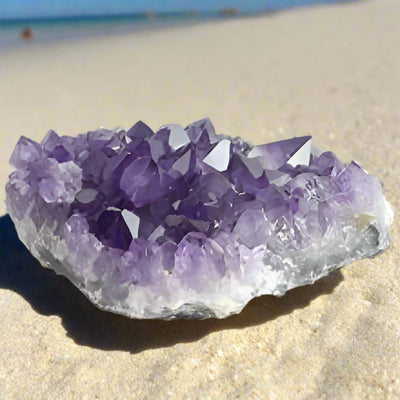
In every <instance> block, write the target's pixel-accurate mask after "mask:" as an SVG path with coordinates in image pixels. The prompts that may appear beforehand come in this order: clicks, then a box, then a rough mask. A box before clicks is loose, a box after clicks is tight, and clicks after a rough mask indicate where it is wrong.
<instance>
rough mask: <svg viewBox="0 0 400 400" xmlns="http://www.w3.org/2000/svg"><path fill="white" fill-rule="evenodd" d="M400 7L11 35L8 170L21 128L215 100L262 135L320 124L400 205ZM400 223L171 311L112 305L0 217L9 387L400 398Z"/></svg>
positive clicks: (209, 106) (316, 131)
mask: <svg viewBox="0 0 400 400" xmlns="http://www.w3.org/2000/svg"><path fill="white" fill-rule="evenodd" d="M399 15H400V1H399V0H372V1H362V2H355V3H348V4H338V5H329V6H319V7H318V6H317V7H313V8H301V9H295V10H288V11H285V12H279V13H276V14H273V15H270V16H260V17H257V18H248V19H232V20H226V21H218V22H215V23H207V24H200V25H193V26H190V27H187V26H185V27H183V28H179V27H173V28H170V29H163V30H157V31H153V32H142V33H141V32H135V33H124V34H120V35H112V36H110V37H93V38H85V39H84V40H82V41H79V42H77V41H71V40H69V41H68V40H66V41H58V42H52V43H47V44H46V43H40V42H37V43H35V41H33V42H30V43H26V45H23V46H18V47H17V48H10V49H7V50H4V51H2V53H1V55H0V127H1V128H0V138H1V139H0V140H1V141H0V171H1V172H0V187H1V188H3V187H4V186H5V184H6V182H7V176H8V174H9V172H10V171H11V170H10V167H9V166H8V159H9V156H10V154H11V152H12V149H13V148H14V146H15V144H16V142H17V140H18V138H19V136H20V135H25V136H28V137H31V138H33V139H36V140H40V139H41V138H42V137H43V136H44V135H45V133H46V132H47V131H48V130H49V129H54V130H55V131H57V132H58V133H59V134H70V135H72V134H73V135H75V134H77V133H80V132H84V131H87V130H90V129H92V128H96V127H98V126H104V127H107V128H113V127H116V126H121V127H123V128H129V127H130V126H131V125H133V124H134V123H135V122H136V121H138V120H143V121H144V122H146V123H147V124H148V125H150V126H151V127H152V128H157V127H159V126H161V125H163V124H165V123H171V122H176V123H180V124H182V125H187V124H188V123H190V122H192V121H195V120H198V119H201V118H202V117H205V116H208V117H210V118H211V120H212V121H213V123H214V126H215V128H216V130H217V131H218V133H226V134H230V135H232V136H236V135H240V136H242V137H243V138H244V139H246V140H250V141H252V142H254V143H256V144H259V143H263V142H271V141H274V140H279V139H285V138H290V137H293V136H300V135H303V134H305V133H309V134H312V135H313V138H314V143H315V144H316V145H317V146H318V147H320V148H321V149H324V150H328V149H329V150H332V151H333V152H335V153H336V154H337V155H338V157H339V158H340V159H341V160H343V161H346V162H349V161H351V160H352V159H354V160H356V161H357V162H359V163H360V165H361V166H363V167H364V168H365V169H366V170H367V171H368V172H369V173H371V174H373V175H375V176H377V177H378V178H379V179H380V180H381V181H382V182H383V184H384V193H385V195H386V197H387V199H388V201H389V202H390V203H391V204H392V207H393V209H394V211H395V214H398V212H399V211H400V201H399V198H400V189H399V181H400V161H399V160H400V52H399V51H398V49H399V48H400V24H399V23H398V21H399ZM4 197H5V194H4V190H3V189H1V192H0V216H1V215H5V214H6V209H5V205H4ZM399 228H400V226H399V221H398V218H397V217H395V221H394V223H393V225H392V235H393V243H392V246H391V247H390V248H389V249H388V250H387V251H386V252H385V253H383V254H381V255H379V256H377V257H376V258H374V259H367V260H362V261H358V262H355V263H352V264H351V265H348V266H346V267H344V268H343V269H341V270H340V271H337V272H334V273H332V274H331V275H329V276H328V277H326V278H324V279H322V280H320V281H319V282H317V283H316V284H314V285H313V286H307V287H303V288H299V289H295V290H292V291H291V292H289V293H288V294H287V295H285V296H284V297H282V298H273V297H271V296H263V297H261V298H258V299H256V300H254V301H252V302H251V303H250V304H249V305H248V306H247V307H246V308H245V310H244V311H243V312H242V313H241V314H240V315H238V316H234V317H230V318H228V319H226V320H221V321H218V320H205V321H173V322H165V321H135V320H129V319H127V318H124V317H121V316H116V315H111V314H108V313H105V312H102V311H99V310H97V309H96V308H95V307H93V306H92V305H91V304H90V303H89V302H88V301H87V300H86V299H85V298H84V296H83V295H81V294H80V292H79V291H78V290H77V289H75V288H74V287H73V286H72V284H70V283H69V282H68V281H67V280H66V279H64V278H62V277H59V276H55V275H54V274H53V273H52V272H51V271H47V270H44V269H42V268H41V267H40V266H39V264H38V263H37V262H36V261H35V260H34V259H33V258H32V257H31V256H30V255H29V253H28V252H27V251H26V250H25V249H24V247H23V246H22V245H21V244H20V243H19V242H18V240H17V238H16V233H15V230H14V228H13V226H12V223H11V222H10V220H9V218H8V217H7V216H2V217H1V218H0V321H1V324H0V348H1V351H0V388H1V389H0V399H2V400H3V399H4V400H11V399H12V400H19V399H21V400H25V399H27V398H32V399H82V400H83V399H107V400H111V399H170V398H171V399H296V400H297V399H346V400H347V399H374V400H376V399H399V398H400V269H399V262H400V252H399V247H398V240H399V234H400V233H399Z"/></svg>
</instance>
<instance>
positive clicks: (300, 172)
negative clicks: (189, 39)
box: [7, 119, 392, 319]
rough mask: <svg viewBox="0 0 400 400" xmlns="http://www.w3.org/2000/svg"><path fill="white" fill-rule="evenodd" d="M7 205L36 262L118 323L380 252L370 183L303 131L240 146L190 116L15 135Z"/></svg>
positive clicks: (204, 311) (287, 283)
mask: <svg viewBox="0 0 400 400" xmlns="http://www.w3.org/2000/svg"><path fill="white" fill-rule="evenodd" d="M11 164H12V165H13V166H14V167H15V168H16V170H15V171H14V172H13V173H12V174H11V175H10V180H9V183H8V184H7V208H8V211H9V213H10V215H11V218H12V219H13V221H14V223H15V226H16V229H17V232H18V235H19V237H20V239H21V240H22V242H23V243H24V244H25V245H26V246H27V247H28V249H29V250H30V251H31V252H32V254H33V255H34V256H35V257H36V258H37V259H38V260H39V261H40V262H41V264H42V265H43V266H45V267H49V268H52V269H54V270H55V271H56V272H57V273H59V274H62V275H65V276H66V277H68V278H69V279H70V280H71V281H72V282H73V283H74V284H75V285H76V286H77V287H78V288H79V289H80V290H81V291H82V292H83V293H84V294H85V295H86V296H87V297H88V298H89V299H90V300H91V301H92V302H93V303H94V304H95V305H97V306H98V307H100V308H103V309H105V310H108V311H112V312H115V313H120V314H124V315H127V316H129V317H132V318H164V319H172V318H207V317H217V318H223V317H226V316H228V315H230V314H233V313H237V312H239V311H240V310H241V309H242V308H243V307H244V306H245V305H246V303H247V302H248V301H249V300H250V299H251V298H253V297H255V296H260V295H263V294H272V295H276V296H281V295H283V294H284V293H285V292H286V291H287V290H289V289H291V288H294V287H296V286H301V285H306V284H309V283H312V282H314V281H315V280H317V279H319V278H320V277H322V276H324V275H326V274H328V273H329V272H330V271H331V270H333V269H335V268H338V267H341V266H343V265H345V264H347V263H349V262H351V261H353V260H357V259H360V258H363V257H371V256H373V255H375V254H377V253H378V252H380V251H382V250H384V249H385V248H386V247H388V245H389V243H390V233H389V225H390V223H391V220H392V211H391V208H390V206H389V204H388V203H387V202H386V200H385V198H384V196H383V194H382V189H381V186H380V184H379V182H378V180H377V179H376V178H374V177H372V176H370V175H368V174H367V173H366V172H365V171H364V170H363V169H362V168H361V167H360V166H359V165H358V164H357V163H355V162H354V161H353V162H351V163H350V164H349V165H347V166H345V165H343V164H342V163H341V162H340V161H339V160H338V159H337V158H336V157H335V155H334V154H332V153H331V152H329V151H328V152H321V151H320V150H318V149H316V148H315V147H314V146H313V145H312V142H311V137H310V136H305V137H298V138H294V139H289V140H283V141H280V142H276V143H271V144H265V145H261V146H252V145H251V144H250V143H247V142H244V141H242V140H241V139H239V138H231V137H228V136H223V135H216V134H215V131H214V128H213V126H212V124H211V122H210V121H209V120H208V119H204V120H201V121H198V122H195V123H193V124H191V125H189V126H188V127H187V128H185V129H183V128H182V127H181V126H179V125H176V124H171V125H165V126H163V127H161V128H160V129H159V130H158V131H157V132H156V133H153V131H152V130H151V129H150V128H149V127H148V126H147V125H145V124H144V123H143V122H138V123H137V124H135V125H134V126H133V127H132V128H131V129H129V130H128V131H124V130H123V129H115V130H107V129H104V128H99V129H98V130H95V131H91V132H88V133H86V134H80V135H78V136H77V137H70V136H61V137H60V136H58V135H57V134H56V133H55V132H54V131H50V132H49V133H48V134H47V135H46V137H45V138H44V139H43V141H42V142H41V143H40V144H38V143H36V142H34V141H33V140H30V139H28V138H26V137H21V138H20V140H19V142H18V144H17V146H16V148H15V150H14V152H13V154H12V156H11Z"/></svg>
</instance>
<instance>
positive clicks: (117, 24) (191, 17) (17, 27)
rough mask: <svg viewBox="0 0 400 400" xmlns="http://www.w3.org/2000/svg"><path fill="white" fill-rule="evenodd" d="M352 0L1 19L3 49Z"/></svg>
mask: <svg viewBox="0 0 400 400" xmlns="http://www.w3.org/2000/svg"><path fill="white" fill-rule="evenodd" d="M349 1H352V0H270V1H269V2H268V1H267V2H266V4H267V5H266V7H265V8H263V9H261V10H253V9H251V8H249V7H248V5H249V4H251V2H243V8H240V9H225V10H218V11H210V12H201V13H199V12H196V11H191V12H175V13H160V14H157V13H141V14H126V15H109V16H68V17H50V18H32V19H29V18H24V19H0V50H5V49H7V48H13V47H19V46H27V45H28V44H29V45H32V44H33V43H46V42H53V41H59V40H68V39H79V38H85V37H93V36H101V35H112V34H119V33H123V32H135V31H146V30H154V29H162V28H168V27H171V26H185V25H192V24H199V23H204V22H209V21H212V20H219V19H226V18H248V17H252V16H257V15H260V14H273V13H275V12H278V11H281V10H284V9H288V8H294V7H301V6H311V5H316V4H327V3H345V2H349ZM355 1H357V0H355ZM268 4H270V6H268ZM246 7H247V8H246ZM27 27H29V28H31V29H32V30H33V32H34V38H33V40H29V41H27V40H22V39H21V32H22V30H23V29H25V28H27Z"/></svg>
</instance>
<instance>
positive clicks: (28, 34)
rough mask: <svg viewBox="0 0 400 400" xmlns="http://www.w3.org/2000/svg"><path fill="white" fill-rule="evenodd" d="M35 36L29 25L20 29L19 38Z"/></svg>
mask: <svg viewBox="0 0 400 400" xmlns="http://www.w3.org/2000/svg"><path fill="white" fill-rule="evenodd" d="M34 37H35V32H34V31H33V29H32V28H30V27H29V26H28V27H26V28H24V29H22V31H21V34H20V38H21V39H22V40H32V39H33V38H34Z"/></svg>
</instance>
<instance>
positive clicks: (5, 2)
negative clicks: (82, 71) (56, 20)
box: [0, 0, 313, 19]
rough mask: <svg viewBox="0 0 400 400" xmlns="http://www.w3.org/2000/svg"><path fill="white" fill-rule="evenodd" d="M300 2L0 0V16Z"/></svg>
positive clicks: (256, 7)
mask: <svg viewBox="0 0 400 400" xmlns="http://www.w3.org/2000/svg"><path fill="white" fill-rule="evenodd" d="M304 2H305V1H304V0H0V19H9V18H31V17H49V16H68V15H107V14H124V13H134V12H141V11H156V12H165V11H183V10H193V9H196V10H199V11H211V10H219V9H221V8H226V7H237V8H239V9H243V10H247V11H257V10H262V9H266V8H272V7H274V6H277V5H282V3H286V5H294V4H293V3H299V4H300V3H304ZM309 2H313V1H312V0H311V1H309Z"/></svg>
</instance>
